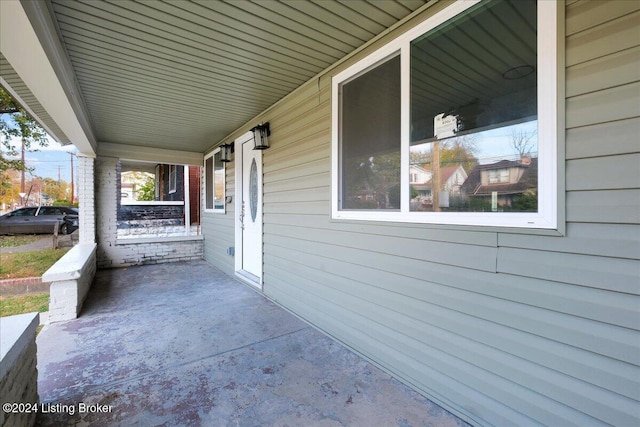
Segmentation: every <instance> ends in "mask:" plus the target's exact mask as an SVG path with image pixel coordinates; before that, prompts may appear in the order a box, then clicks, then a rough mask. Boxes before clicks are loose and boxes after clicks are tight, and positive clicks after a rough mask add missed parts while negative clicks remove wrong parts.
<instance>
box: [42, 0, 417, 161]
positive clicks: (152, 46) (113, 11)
mask: <svg viewBox="0 0 640 427" xmlns="http://www.w3.org/2000/svg"><path fill="white" fill-rule="evenodd" d="M424 3H425V1H423V0H397V1H395V0H394V1H391V0H341V1H333V0H313V1H307V0H291V1H286V0H283V1H277V0H257V1H249V0H234V1H219V0H193V1H183V0H177V1H159V0H153V1H129V0H116V1H68V0H51V1H50V3H49V7H48V10H49V13H50V14H51V16H52V17H53V21H54V23H55V26H57V30H58V36H59V37H60V40H61V42H62V45H63V46H64V49H65V50H66V53H67V54H68V58H69V60H70V62H71V65H72V69H73V72H74V73H75V78H76V82H77V86H78V87H79V92H80V96H81V99H82V100H83V101H84V103H85V106H86V111H87V112H88V116H89V121H90V124H91V128H92V130H93V133H94V134H95V138H96V140H97V141H99V142H109V143H117V144H129V145H137V146H143V147H157V148H164V149H180V150H187V151H195V152H203V151H204V150H206V149H207V148H208V147H211V146H212V144H215V143H216V142H218V141H220V140H221V139H222V138H224V137H225V136H227V135H228V134H229V133H231V132H233V131H234V130H236V129H237V128H238V127H240V126H242V125H243V124H245V123H246V122H247V121H248V120H250V119H251V118H252V117H255V116H256V115H257V114H259V113H260V112H262V111H264V110H265V109H266V108H268V107H269V106H271V105H273V104H274V103H275V102H277V101H278V100H280V99H281V98H283V97H284V96H286V95H287V94H288V93H290V92H291V91H293V90H294V89H296V88H297V87H299V86H300V85H301V84H303V83H305V82H306V81H308V80H309V79H311V78H312V77H314V76H315V75H317V74H318V73H319V72H321V71H322V70H324V69H326V68H327V67H329V66H330V65H331V64H333V63H335V62H336V61H338V60H339V59H341V58H343V57H344V56H345V55H347V54H349V53H350V52H352V51H354V50H355V49H357V48H358V47H360V46H361V45H363V44H364V43H366V42H367V41H369V40H371V39H372V38H374V37H375V36H376V35H378V34H380V33H382V32H383V31H385V30H386V29H387V28H388V27H390V26H392V25H394V24H395V23H397V22H398V21H399V20H401V19H403V18H404V17H406V16H407V15H409V14H411V13H412V12H413V11H415V10H416V9H418V8H419V7H421V6H422V5H424Z"/></svg>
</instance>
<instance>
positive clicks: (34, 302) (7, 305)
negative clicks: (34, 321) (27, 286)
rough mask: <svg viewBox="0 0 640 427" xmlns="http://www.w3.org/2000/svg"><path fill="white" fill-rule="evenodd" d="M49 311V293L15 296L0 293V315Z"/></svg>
mask: <svg viewBox="0 0 640 427" xmlns="http://www.w3.org/2000/svg"><path fill="white" fill-rule="evenodd" d="M34 311H37V312H39V313H44V312H45V311H49V293H43V294H28V295H15V296H2V295H0V317H4V316H13V315H14V314H24V313H31V312H34Z"/></svg>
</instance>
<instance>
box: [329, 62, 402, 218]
mask: <svg viewBox="0 0 640 427" xmlns="http://www.w3.org/2000/svg"><path fill="white" fill-rule="evenodd" d="M341 89H342V98H341V101H342V145H341V149H342V157H341V158H342V204H341V208H342V209H368V210H371V209H399V208H400V57H399V56H395V57H394V58H392V59H390V60H388V61H386V62H385V63H383V64H381V65H378V66H377V67H375V68H373V69H371V70H369V71H368V72H366V73H364V74H362V75H360V76H358V77H356V78H355V79H353V80H351V81H349V82H347V83H345V84H343V85H342V87H341Z"/></svg>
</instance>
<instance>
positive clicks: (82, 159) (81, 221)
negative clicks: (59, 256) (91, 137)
mask: <svg viewBox="0 0 640 427" xmlns="http://www.w3.org/2000/svg"><path fill="white" fill-rule="evenodd" d="M94 164H95V159H94V158H93V157H87V156H84V155H82V154H78V183H77V188H78V202H79V209H80V215H79V218H78V225H79V226H80V239H79V242H80V243H95V241H96V194H95V179H94V174H95V167H94Z"/></svg>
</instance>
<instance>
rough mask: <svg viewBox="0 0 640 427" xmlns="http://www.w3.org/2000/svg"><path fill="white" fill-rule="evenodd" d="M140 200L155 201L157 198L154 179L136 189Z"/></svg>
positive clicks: (149, 179)
mask: <svg viewBox="0 0 640 427" xmlns="http://www.w3.org/2000/svg"><path fill="white" fill-rule="evenodd" d="M136 194H137V196H138V200H143V201H153V200H155V198H156V183H155V180H154V178H153V177H150V178H148V179H147V181H145V183H144V184H142V185H141V186H140V187H138V189H136Z"/></svg>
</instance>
